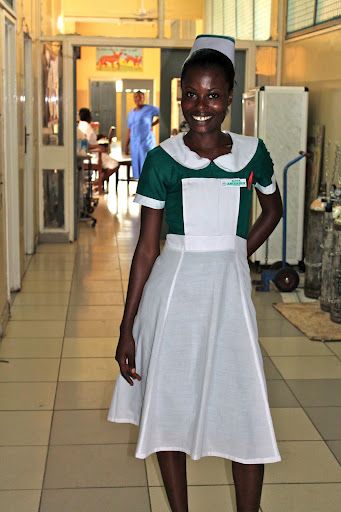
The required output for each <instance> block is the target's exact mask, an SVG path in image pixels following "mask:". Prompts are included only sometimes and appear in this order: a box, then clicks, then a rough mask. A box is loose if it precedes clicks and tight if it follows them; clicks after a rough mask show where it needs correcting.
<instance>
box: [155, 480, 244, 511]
mask: <svg viewBox="0 0 341 512" xmlns="http://www.w3.org/2000/svg"><path fill="white" fill-rule="evenodd" d="M149 493H150V501H151V505H152V512H170V507H169V505H168V502H167V497H166V493H165V491H164V489H163V488H162V487H151V488H150V489H149ZM188 502H189V510H191V511H192V510H193V512H207V511H209V510H212V511H219V512H220V511H221V512H223V511H224V512H234V511H235V510H236V509H235V497H234V487H233V486H232V485H214V486H212V487H209V486H203V487H200V486H197V487H196V486H193V487H191V486H190V487H189V488H188Z"/></svg>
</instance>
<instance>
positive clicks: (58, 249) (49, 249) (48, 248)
mask: <svg viewBox="0 0 341 512" xmlns="http://www.w3.org/2000/svg"><path fill="white" fill-rule="evenodd" d="M76 250H77V243H74V244H40V245H38V247H37V254H51V253H52V254H74V253H75V252H76Z"/></svg>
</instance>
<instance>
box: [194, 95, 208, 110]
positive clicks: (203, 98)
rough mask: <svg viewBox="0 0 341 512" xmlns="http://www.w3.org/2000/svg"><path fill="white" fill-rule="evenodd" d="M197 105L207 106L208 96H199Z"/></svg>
mask: <svg viewBox="0 0 341 512" xmlns="http://www.w3.org/2000/svg"><path fill="white" fill-rule="evenodd" d="M196 106H197V107H202V108H205V107H206V106H207V98H206V96H199V95H198V96H197V105H196Z"/></svg>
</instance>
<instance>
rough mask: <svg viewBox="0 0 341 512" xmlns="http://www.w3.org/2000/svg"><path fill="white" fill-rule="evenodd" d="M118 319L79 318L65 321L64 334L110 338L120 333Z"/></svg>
mask: <svg viewBox="0 0 341 512" xmlns="http://www.w3.org/2000/svg"><path fill="white" fill-rule="evenodd" d="M120 323H121V322H120V320H80V321H76V322H74V321H73V320H68V321H67V322H66V328H65V336H66V337H68V338H85V337H88V338H91V337H92V336H93V337H94V338H95V337H96V338H99V337H103V338H111V337H114V336H115V337H117V336H119V333H120Z"/></svg>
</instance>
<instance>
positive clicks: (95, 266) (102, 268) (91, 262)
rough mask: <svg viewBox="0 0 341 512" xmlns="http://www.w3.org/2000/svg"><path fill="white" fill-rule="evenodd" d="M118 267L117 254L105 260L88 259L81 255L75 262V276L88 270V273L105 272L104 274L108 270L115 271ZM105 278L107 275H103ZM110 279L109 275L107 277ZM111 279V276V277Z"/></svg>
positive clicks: (108, 271)
mask: <svg viewBox="0 0 341 512" xmlns="http://www.w3.org/2000/svg"><path fill="white" fill-rule="evenodd" d="M119 269H120V259H119V257H118V255H117V254H115V255H114V256H113V257H112V258H110V259H106V260H104V261H103V260H98V259H97V258H96V259H90V258H87V257H85V256H82V257H81V258H77V259H76V264H75V268H74V270H75V274H74V275H75V277H76V276H78V274H81V273H83V272H89V273H91V274H92V273H93V272H94V273H95V274H97V273H102V272H105V274H108V273H110V272H113V271H114V272H117V271H118V270H119ZM105 279H108V276H107V275H106V276H105ZM109 279H110V277H109ZM111 279H112V278H111Z"/></svg>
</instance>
